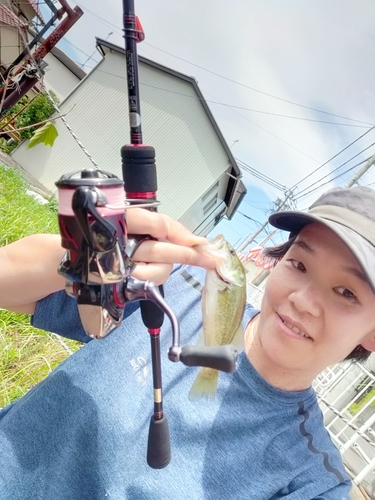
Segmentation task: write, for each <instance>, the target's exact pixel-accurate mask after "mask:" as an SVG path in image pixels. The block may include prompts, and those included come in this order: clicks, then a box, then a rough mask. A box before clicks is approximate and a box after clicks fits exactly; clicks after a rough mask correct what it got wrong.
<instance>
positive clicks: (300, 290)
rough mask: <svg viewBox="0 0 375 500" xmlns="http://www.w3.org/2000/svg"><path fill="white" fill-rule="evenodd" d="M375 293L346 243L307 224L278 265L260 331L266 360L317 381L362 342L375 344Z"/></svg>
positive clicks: (260, 352)
mask: <svg viewBox="0 0 375 500" xmlns="http://www.w3.org/2000/svg"><path fill="white" fill-rule="evenodd" d="M374 311H375V294H374V293H373V292H372V290H371V288H370V286H369V285H368V283H367V282H366V280H365V279H364V276H363V273H362V271H361V269H360V266H359V264H358V262H357V260H356V259H355V257H354V256H353V255H352V253H351V252H350V250H349V249H348V248H347V247H346V245H345V244H344V243H343V242H342V241H341V240H340V238H338V236H336V235H335V234H334V233H333V232H332V231H331V230H330V229H328V228H327V227H325V226H323V225H322V224H319V223H313V224H309V225H307V226H305V227H304V228H303V229H302V231H301V232H300V234H299V235H298V236H297V238H296V241H295V243H294V244H293V245H292V247H291V248H290V249H289V251H288V252H287V254H286V255H285V256H284V257H283V259H282V260H281V261H280V262H279V263H278V264H277V266H276V267H275V269H273V270H272V272H271V274H270V276H269V278H268V280H267V285H266V289H265V293H264V298H263V302H262V308H261V313H260V315H259V322H258V328H257V334H256V357H257V359H258V362H260V363H261V364H262V366H264V367H267V366H268V369H270V370H272V369H276V370H279V371H280V370H281V372H284V373H285V374H287V373H288V374H295V375H296V376H297V375H300V376H301V377H302V378H303V377H305V378H306V380H310V383H311V381H312V380H313V379H314V378H315V376H316V375H317V374H318V373H320V372H321V371H322V370H323V369H325V368H326V367H327V366H329V365H331V364H334V363H337V362H339V361H341V360H342V359H344V358H345V357H346V356H347V355H348V354H349V353H350V352H351V351H352V350H353V349H354V348H355V347H356V346H357V345H358V344H363V345H364V347H366V348H367V349H374V350H375V341H374V337H375V314H374Z"/></svg>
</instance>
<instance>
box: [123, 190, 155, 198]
mask: <svg viewBox="0 0 375 500" xmlns="http://www.w3.org/2000/svg"><path fill="white" fill-rule="evenodd" d="M126 197H127V198H130V199H137V200H141V199H144V200H152V199H155V198H156V193H155V191H146V192H144V193H129V192H128V191H126Z"/></svg>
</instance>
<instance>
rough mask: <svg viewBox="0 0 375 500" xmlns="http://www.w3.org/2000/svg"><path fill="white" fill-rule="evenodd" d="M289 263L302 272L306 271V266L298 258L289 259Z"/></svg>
mask: <svg viewBox="0 0 375 500" xmlns="http://www.w3.org/2000/svg"><path fill="white" fill-rule="evenodd" d="M290 263H291V264H292V266H293V267H294V268H295V269H298V271H301V272H303V273H305V272H306V267H305V266H304V265H303V264H302V262H300V261H299V260H295V259H290Z"/></svg>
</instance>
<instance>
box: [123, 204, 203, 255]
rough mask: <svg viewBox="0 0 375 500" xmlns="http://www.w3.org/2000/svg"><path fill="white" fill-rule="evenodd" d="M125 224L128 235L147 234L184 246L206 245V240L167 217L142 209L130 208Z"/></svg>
mask: <svg viewBox="0 0 375 500" xmlns="http://www.w3.org/2000/svg"><path fill="white" fill-rule="evenodd" d="M127 224H128V232H129V233H130V234H132V233H133V234H149V235H150V236H153V237H154V238H157V239H158V240H168V241H171V242H173V243H176V244H178V245H186V246H193V245H202V244H203V245H204V244H206V243H207V240H206V238H202V237H201V236H196V235H195V234H193V233H192V232H191V231H189V230H188V229H187V228H186V227H185V226H183V225H182V224H181V223H180V222H177V221H175V220H174V219H172V218H171V217H169V216H168V215H164V214H158V213H156V212H150V211H149V210H144V209H142V208H132V209H129V210H128V211H127Z"/></svg>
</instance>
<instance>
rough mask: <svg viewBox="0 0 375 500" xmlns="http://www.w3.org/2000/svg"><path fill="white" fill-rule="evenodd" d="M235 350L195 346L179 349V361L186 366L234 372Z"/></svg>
mask: <svg viewBox="0 0 375 500" xmlns="http://www.w3.org/2000/svg"><path fill="white" fill-rule="evenodd" d="M237 354H238V352H237V349H236V348H235V347H234V346H233V345H220V346H197V345H192V344H187V345H185V346H184V347H182V348H181V352H180V356H179V358H180V361H182V363H184V365H186V366H205V367H207V368H214V369H215V370H220V371H222V372H227V373H233V372H235V371H236V361H237Z"/></svg>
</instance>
